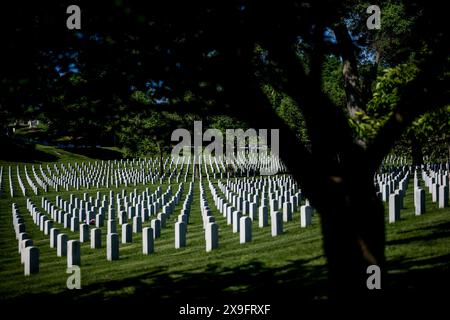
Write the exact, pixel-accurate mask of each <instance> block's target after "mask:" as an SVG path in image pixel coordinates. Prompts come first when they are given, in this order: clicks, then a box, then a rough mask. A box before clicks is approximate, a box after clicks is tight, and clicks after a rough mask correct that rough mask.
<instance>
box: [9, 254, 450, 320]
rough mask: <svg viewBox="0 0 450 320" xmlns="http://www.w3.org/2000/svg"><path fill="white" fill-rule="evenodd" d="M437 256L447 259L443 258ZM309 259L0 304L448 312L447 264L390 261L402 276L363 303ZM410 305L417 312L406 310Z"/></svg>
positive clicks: (157, 277)
mask: <svg viewBox="0 0 450 320" xmlns="http://www.w3.org/2000/svg"><path fill="white" fill-rule="evenodd" d="M439 259H442V260H446V261H447V262H448V256H442V257H440V258H439ZM310 261H311V260H297V261H291V262H290V264H288V265H287V266H283V267H279V268H267V267H266V266H265V265H264V264H262V263H261V262H251V263H248V264H245V265H241V266H239V267H235V268H221V267H219V266H218V265H215V264H210V265H208V266H207V268H206V271H205V272H196V271H195V270H189V271H186V272H176V273H170V274H169V273H168V272H167V270H166V268H159V269H155V270H153V271H151V272H147V273H145V274H142V275H140V276H136V277H130V278H126V279H122V280H117V281H109V282H104V283H97V284H93V285H89V286H84V287H83V288H82V289H81V290H66V291H65V292H63V293H60V294H57V295H56V294H46V293H44V294H29V295H25V296H21V297H18V298H16V299H10V300H9V301H2V302H3V303H4V304H5V305H7V306H8V308H9V307H11V306H20V305H34V304H39V305H41V306H43V305H50V304H51V305H52V306H57V307H58V308H66V307H70V308H71V309H72V310H85V311H89V312H90V313H91V312H92V313H97V312H98V313H101V314H103V315H104V314H105V313H110V312H111V313H113V314H116V313H121V312H122V311H123V310H127V312H132V311H131V310H136V312H144V314H145V313H148V314H149V315H150V314H153V315H154V314H155V313H157V314H161V313H163V314H164V319H171V318H180V315H179V312H180V310H181V307H185V306H186V305H187V304H189V305H190V306H196V307H197V306H214V307H215V308H214V309H219V310H221V311H224V308H225V307H224V305H225V304H232V305H234V304H240V305H245V304H257V305H263V304H269V305H270V310H271V311H270V315H271V316H272V317H271V316H269V317H267V316H263V317H262V318H264V319H266V318H275V319H280V316H283V318H285V317H287V318H292V316H293V315H297V316H295V318H299V315H304V314H309V313H311V314H314V315H315V316H320V315H330V314H331V315H334V316H335V315H336V313H343V314H344V315H358V316H362V317H364V315H368V314H367V313H368V312H369V315H371V316H373V315H374V314H378V313H380V314H383V313H384V312H385V311H387V310H389V312H390V314H396V313H399V314H402V315H405V314H409V313H411V314H415V313H416V312H417V311H418V309H417V308H420V309H421V310H422V311H423V310H427V312H429V313H434V312H438V310H439V308H440V307H442V308H444V307H445V303H444V300H445V297H446V296H445V295H441V291H440V290H438V289H444V290H445V289H446V288H447V287H446V286H447V285H449V283H448V277H447V278H446V279H447V281H443V278H442V277H444V276H446V274H447V273H448V267H447V268H444V267H438V268H435V267H429V268H426V266H429V265H431V264H435V263H436V262H437V261H435V260H433V261H431V260H429V261H427V260H421V261H420V262H419V263H420V264H421V265H423V266H424V267H425V268H423V269H421V270H417V271H414V272H409V271H408V270H405V268H406V269H407V268H409V264H410V263H413V262H412V261H401V260H398V261H393V262H392V263H390V265H391V267H399V268H400V269H402V272H401V273H395V274H390V275H389V276H388V277H387V279H385V280H383V281H384V282H383V290H372V291H371V292H368V294H367V296H365V297H364V298H361V299H360V300H358V298H356V299H354V300H345V299H342V298H341V297H334V298H333V299H329V298H328V297H327V293H328V287H327V283H328V282H327V280H326V274H327V272H326V267H325V266H311V265H309V264H308V262H310ZM447 266H448V263H447ZM344 291H345V290H344ZM375 291H376V292H375ZM341 303H342V305H341ZM411 305H412V306H415V308H409V307H408V306H411ZM429 308H431V309H430V310H429ZM218 315H219V316H220V315H221V313H220V312H217V311H216V312H215V317H213V318H214V319H215V318H223V316H222V317H217V316H218ZM181 318H182V317H181ZM193 318H195V319H201V318H205V316H203V317H193ZM231 318H233V319H235V318H236V316H235V317H233V316H231ZM238 318H239V317H238ZM244 318H246V317H244ZM300 318H301V317H300Z"/></svg>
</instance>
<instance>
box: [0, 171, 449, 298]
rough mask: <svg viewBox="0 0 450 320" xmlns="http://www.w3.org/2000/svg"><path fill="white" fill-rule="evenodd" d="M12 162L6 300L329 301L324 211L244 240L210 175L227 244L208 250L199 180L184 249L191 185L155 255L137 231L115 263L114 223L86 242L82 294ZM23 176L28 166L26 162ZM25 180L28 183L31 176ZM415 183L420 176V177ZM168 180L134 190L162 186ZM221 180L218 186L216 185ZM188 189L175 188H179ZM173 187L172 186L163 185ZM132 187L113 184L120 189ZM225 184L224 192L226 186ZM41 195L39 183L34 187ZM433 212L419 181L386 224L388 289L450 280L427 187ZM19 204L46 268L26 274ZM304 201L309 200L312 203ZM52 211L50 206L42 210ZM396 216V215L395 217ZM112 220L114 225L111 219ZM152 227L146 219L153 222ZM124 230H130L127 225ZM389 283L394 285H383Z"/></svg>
mask: <svg viewBox="0 0 450 320" xmlns="http://www.w3.org/2000/svg"><path fill="white" fill-rule="evenodd" d="M0 165H3V183H2V189H3V190H2V195H1V198H0V297H1V299H2V300H3V302H7V301H20V300H32V299H43V300H48V301H50V300H51V299H53V300H55V299H62V300H65V299H68V300H71V301H77V300H78V301H80V302H82V301H91V300H101V301H110V302H111V301H112V302H114V301H119V300H120V301H122V300H128V301H132V300H133V299H135V298H137V297H138V298H139V299H142V298H143V297H144V298H148V299H150V300H149V301H152V302H153V303H155V302H156V303H157V302H161V303H164V302H168V301H180V302H181V301H183V302H184V301H196V302H205V301H211V300H214V301H222V302H225V301H235V300H239V301H242V303H246V302H249V301H253V300H257V301H258V302H259V303H262V302H264V301H270V298H271V297H276V296H279V295H289V292H292V291H293V290H295V292H296V295H295V299H304V300H302V301H304V302H305V303H308V302H311V303H320V301H326V300H327V290H326V285H327V282H326V276H327V274H326V265H325V263H326V260H325V257H324V255H323V251H322V241H321V232H320V217H319V215H318V214H317V213H316V214H315V215H314V217H313V223H312V226H311V227H308V228H306V229H303V228H300V222H299V219H300V218H299V216H300V215H299V212H298V211H296V212H295V214H294V219H293V221H291V222H288V223H285V224H284V233H283V235H281V236H279V237H272V236H271V235H270V226H269V227H266V228H262V229H261V228H259V227H258V225H257V222H254V223H253V230H252V232H253V240H252V242H251V243H247V244H240V243H239V234H238V233H232V228H231V226H228V225H227V223H226V219H225V218H224V217H222V215H221V214H220V213H219V212H218V211H217V210H216V208H215V206H214V203H213V199H212V196H211V193H210V192H209V188H208V185H207V183H206V180H204V188H205V191H206V195H207V199H208V202H209V204H210V208H212V210H213V214H214V216H215V217H216V220H217V222H218V224H219V246H220V247H219V249H217V250H214V251H213V252H209V253H207V252H205V240H204V230H203V227H202V221H201V215H200V200H199V182H198V181H195V183H194V201H193V202H192V205H191V214H190V221H189V225H188V235H187V247H185V248H182V249H175V248H174V223H175V221H176V219H177V215H178V213H179V212H180V209H181V206H182V202H183V200H184V198H185V196H186V194H187V190H188V184H187V183H185V188H184V193H183V195H182V198H181V201H180V203H179V204H178V206H177V207H176V210H175V212H174V213H173V214H172V216H171V217H170V219H169V220H168V222H167V227H166V228H165V229H163V230H162V233H161V237H160V238H158V239H156V240H155V252H154V253H153V254H151V255H148V256H145V255H143V254H142V238H141V234H134V233H133V243H132V244H120V260H118V261H113V262H110V261H107V260H106V248H105V247H106V237H105V236H106V227H103V228H102V248H101V249H91V248H90V245H89V243H83V244H82V245H81V285H82V289H81V290H68V289H67V286H66V281H67V278H68V276H69V274H67V273H66V268H67V262H66V257H57V255H56V249H52V248H50V246H49V236H45V235H44V234H43V232H41V231H39V229H38V228H37V227H36V225H34V223H33V220H32V217H31V216H30V214H29V212H28V211H27V209H26V203H25V201H26V198H25V197H23V196H22V195H21V193H19V191H20V189H19V187H18V183H17V178H16V176H15V174H16V171H15V167H14V168H13V169H14V170H12V171H13V175H14V178H13V179H14V183H15V191H16V196H15V197H14V199H11V198H10V196H9V189H8V176H7V166H6V165H9V164H7V163H0ZM19 165H20V166H21V172H22V174H23V165H27V166H30V164H29V163H28V164H23V163H20V164H19ZM22 180H23V181H24V182H25V183H26V180H25V179H24V177H22ZM411 180H412V179H411ZM157 186H158V185H151V184H150V185H147V186H142V185H138V186H129V187H128V188H125V189H126V190H127V192H131V191H132V190H134V189H138V190H139V191H142V190H143V189H144V188H145V187H148V188H150V190H151V191H152V192H153V191H154V190H155V189H156V188H157ZM216 186H217V185H216ZM177 187H178V185H177V184H176V183H175V184H173V186H172V189H173V190H174V191H176V190H177ZM162 188H163V191H165V190H166V188H167V185H166V184H163V185H162ZM122 189H123V188H118V189H115V188H113V190H115V191H116V193H117V192H119V191H121V190H122ZM218 190H219V189H218ZM29 191H31V189H30V190H29ZM97 191H100V192H101V193H102V194H107V192H108V191H109V189H89V190H80V191H75V190H74V191H69V192H60V193H55V192H54V191H53V190H52V189H51V190H50V192H48V193H46V194H45V195H39V196H34V195H30V196H29V198H30V199H31V200H32V201H33V202H34V203H35V204H36V206H38V207H39V208H40V204H41V197H42V196H45V197H46V198H47V199H49V200H50V201H51V202H52V203H55V196H56V195H57V194H59V195H61V196H62V197H63V198H64V199H68V198H69V194H71V193H72V194H75V195H76V196H78V197H79V198H82V197H83V193H85V192H86V193H88V194H89V195H91V196H93V197H95V194H96V192H97ZM426 197H427V203H426V204H427V208H426V210H427V212H426V214H425V215H423V216H419V217H417V216H415V215H414V206H413V197H412V184H411V183H410V185H409V189H408V190H407V194H406V198H405V203H404V206H405V208H404V209H403V210H402V211H401V216H402V221H400V222H397V223H395V224H388V223H386V229H387V246H386V255H387V259H388V267H389V274H390V278H389V280H388V281H389V283H388V285H389V286H391V287H394V288H396V289H399V290H409V291H410V292H414V291H415V290H416V291H417V290H426V289H427V288H432V287H440V286H445V285H446V284H448V279H441V278H440V277H442V276H444V277H445V276H446V274H447V273H448V267H449V261H450V259H449V258H450V249H449V248H450V209H449V208H446V209H437V205H436V204H434V203H432V202H431V196H430V195H429V194H428V192H427V195H426ZM13 202H15V203H17V204H18V207H19V211H20V213H21V215H22V217H23V219H24V222H25V224H26V231H27V232H28V233H29V234H30V235H31V239H32V240H33V242H34V245H35V246H37V247H39V250H40V272H39V274H36V275H32V276H30V277H25V276H24V275H23V265H21V263H20V256H19V254H18V246H17V240H16V239H15V234H14V229H13V226H12V215H11V204H12V203H13ZM302 203H303V202H302ZM42 211H43V210H42ZM386 221H387V220H386ZM105 225H106V224H105ZM146 226H150V222H149V221H146V222H145V223H144V224H143V227H146ZM54 227H57V228H59V229H60V232H65V233H67V234H68V236H69V240H72V239H78V233H73V232H71V231H70V230H64V231H62V230H63V226H62V225H60V224H58V223H55V224H54ZM117 227H118V233H119V235H120V233H121V230H120V225H118V226H117ZM383 284H384V283H383Z"/></svg>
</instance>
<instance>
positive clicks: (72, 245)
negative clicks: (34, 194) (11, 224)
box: [27, 199, 84, 267]
mask: <svg viewBox="0 0 450 320" xmlns="http://www.w3.org/2000/svg"><path fill="white" fill-rule="evenodd" d="M27 209H28V211H29V212H30V215H31V216H32V218H33V222H34V223H35V224H36V226H37V227H38V228H39V230H40V231H42V232H43V233H44V235H48V236H49V237H50V242H49V244H50V248H55V249H56V255H57V256H58V257H66V259H67V267H72V266H74V265H77V266H80V265H81V251H80V241H78V240H69V237H68V235H67V234H65V233H60V231H59V229H58V228H54V227H53V221H52V220H50V219H49V218H48V216H47V215H46V214H44V213H41V212H39V211H38V210H37V208H36V206H35V205H34V203H33V202H32V201H31V199H27ZM73 219H75V217H72V226H73V227H72V228H71V230H72V231H78V230H79V228H80V227H79V224H78V221H75V220H73ZM66 221H67V220H66ZM82 226H83V225H82ZM83 237H84V235H83ZM80 238H81V234H80Z"/></svg>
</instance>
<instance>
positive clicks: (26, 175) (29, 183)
mask: <svg viewBox="0 0 450 320" xmlns="http://www.w3.org/2000/svg"><path fill="white" fill-rule="evenodd" d="M24 171H25V178H26V180H27V182H28V185H29V186H30V187H31V190H33V192H34V194H35V195H36V196H37V195H38V187H37V186H36V184H35V183H34V181H33V180H32V179H31V178H30V176H29V175H28V170H27V167H26V166H25V167H24ZM17 174H19V172H17ZM24 196H25V195H24Z"/></svg>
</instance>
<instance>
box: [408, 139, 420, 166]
mask: <svg viewBox="0 0 450 320" xmlns="http://www.w3.org/2000/svg"><path fill="white" fill-rule="evenodd" d="M411 156H412V162H413V163H412V164H413V166H420V165H421V164H423V151H422V144H421V143H420V141H419V140H417V139H416V138H414V137H411Z"/></svg>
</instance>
